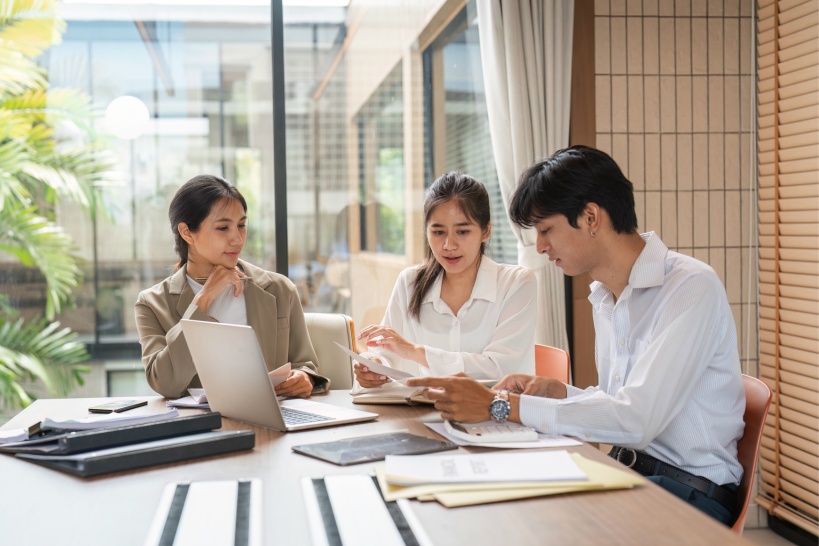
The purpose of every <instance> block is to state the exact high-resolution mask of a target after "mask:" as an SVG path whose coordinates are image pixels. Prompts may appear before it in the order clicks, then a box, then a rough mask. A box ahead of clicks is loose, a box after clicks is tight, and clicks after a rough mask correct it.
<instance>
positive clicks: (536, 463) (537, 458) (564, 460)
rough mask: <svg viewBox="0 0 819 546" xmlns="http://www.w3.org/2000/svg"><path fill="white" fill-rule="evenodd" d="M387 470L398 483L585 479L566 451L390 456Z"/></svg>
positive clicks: (387, 459)
mask: <svg viewBox="0 0 819 546" xmlns="http://www.w3.org/2000/svg"><path fill="white" fill-rule="evenodd" d="M385 473H386V477H387V481H388V482H389V483H392V484H396V485H419V484H431V483H487V482H546V481H559V480H585V479H586V473H585V472H583V471H582V470H581V469H580V467H578V466H577V463H575V462H574V460H572V458H571V456H570V455H569V453H568V452H567V451H565V450H559V451H523V452H490V453H470V454H449V455H420V456H418V455H387V457H386V460H385Z"/></svg>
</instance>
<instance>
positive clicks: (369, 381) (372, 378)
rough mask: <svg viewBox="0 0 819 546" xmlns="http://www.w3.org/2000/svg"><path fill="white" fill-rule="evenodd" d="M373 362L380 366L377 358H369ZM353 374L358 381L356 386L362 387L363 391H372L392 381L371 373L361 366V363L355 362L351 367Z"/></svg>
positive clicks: (379, 360)
mask: <svg viewBox="0 0 819 546" xmlns="http://www.w3.org/2000/svg"><path fill="white" fill-rule="evenodd" d="M370 360H372V361H373V362H377V363H378V364H382V362H381V359H380V358H377V357H373V358H370ZM353 372H355V378H356V380H358V384H359V385H361V386H362V387H364V388H365V389H373V388H376V387H380V386H381V385H384V384H385V383H389V382H390V381H392V379H390V378H389V377H387V376H386V375H381V374H380V373H375V372H371V371H370V369H369V368H368V367H367V366H365V365H364V364H362V363H361V362H356V363H355V364H354V365H353Z"/></svg>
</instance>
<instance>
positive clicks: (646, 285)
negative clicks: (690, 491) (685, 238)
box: [520, 232, 745, 485]
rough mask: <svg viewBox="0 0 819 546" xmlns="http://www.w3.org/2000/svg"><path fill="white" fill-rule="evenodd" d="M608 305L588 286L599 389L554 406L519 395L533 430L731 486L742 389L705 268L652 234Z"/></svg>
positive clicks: (715, 285) (718, 296)
mask: <svg viewBox="0 0 819 546" xmlns="http://www.w3.org/2000/svg"><path fill="white" fill-rule="evenodd" d="M642 237H643V239H645V241H646V246H645V248H644V249H643V251H642V252H641V253H640V256H639V257H638V258H637V261H636V262H635V263H634V266H633V267H632V270H631V274H630V276H629V282H628V285H627V286H626V288H625V289H624V290H623V293H622V294H621V295H620V298H619V299H618V300H617V301H615V299H614V295H613V294H612V293H611V291H610V290H609V289H608V288H606V287H605V286H604V285H603V284H601V283H599V282H594V283H592V285H591V290H592V292H591V295H590V296H589V301H591V303H592V307H593V310H594V330H595V334H596V357H597V372H598V378H599V382H600V384H599V385H598V386H596V387H589V388H588V389H586V390H580V389H577V388H575V387H571V386H567V395H568V396H567V398H566V399H563V400H555V399H547V398H539V397H533V396H522V397H521V404H520V415H521V420H522V421H523V423H524V424H526V425H528V426H531V427H534V428H536V429H538V430H540V431H542V432H549V433H556V434H565V435H569V436H577V437H579V438H582V439H584V440H587V441H593V442H604V443H608V444H616V445H620V446H624V447H632V448H635V449H642V450H644V451H645V452H646V453H648V454H650V455H652V456H654V457H656V458H658V459H660V460H662V461H665V462H667V463H669V464H672V465H674V466H676V467H678V468H682V469H683V470H686V471H688V472H690V473H692V474H695V475H697V476H702V477H705V478H708V479H710V480H711V481H713V482H715V483H717V484H720V485H722V484H726V483H738V482H739V480H740V478H741V477H742V467H741V466H740V464H739V462H738V461H737V440H738V439H739V438H740V437H741V436H742V432H743V430H744V427H745V425H744V422H743V412H744V411H745V391H744V388H743V384H742V377H741V369H740V364H739V356H738V354H737V339H736V327H735V325H734V319H733V315H732V314H731V309H730V307H729V305H728V300H727V298H726V295H725V288H724V287H723V286H722V283H721V282H720V280H719V278H718V277H717V275H716V274H715V273H714V271H713V270H712V269H711V268H710V267H709V266H708V265H706V264H704V263H702V262H700V261H698V260H695V259H694V258H691V257H689V256H685V255H682V254H678V253H676V252H672V251H669V250H668V248H667V247H666V246H665V245H664V244H663V242H662V241H661V240H660V238H659V237H657V236H656V235H655V234H654V233H653V232H651V233H646V234H643V235H642Z"/></svg>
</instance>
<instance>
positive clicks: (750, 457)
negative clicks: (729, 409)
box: [731, 374, 773, 535]
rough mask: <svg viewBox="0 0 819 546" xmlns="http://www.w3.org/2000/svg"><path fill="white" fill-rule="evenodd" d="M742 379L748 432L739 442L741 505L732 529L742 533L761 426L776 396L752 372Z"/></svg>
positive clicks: (738, 494)
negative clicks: (752, 375) (751, 374)
mask: <svg viewBox="0 0 819 546" xmlns="http://www.w3.org/2000/svg"><path fill="white" fill-rule="evenodd" d="M742 383H743V384H744V385H745V415H744V416H743V419H744V420H745V432H743V433H742V438H740V439H739V442H737V456H738V457H739V464H741V465H742V480H741V481H740V482H739V489H738V491H737V504H738V506H739V508H740V512H739V517H737V520H736V522H734V526H733V527H731V530H732V531H734V532H735V533H737V534H740V535H741V534H742V529H743V528H744V527H745V515H746V513H747V512H748V504H749V503H750V501H751V492H752V491H753V488H754V487H753V480H754V478H755V475H756V465H757V460H758V459H759V443H760V441H761V440H762V429H763V428H764V427H765V417H766V416H767V415H768V408H769V407H770V405H771V398H772V397H773V395H772V393H771V389H769V388H768V385H766V384H765V383H763V382H762V381H760V380H759V379H757V378H756V377H751V376H749V375H744V374H743V375H742Z"/></svg>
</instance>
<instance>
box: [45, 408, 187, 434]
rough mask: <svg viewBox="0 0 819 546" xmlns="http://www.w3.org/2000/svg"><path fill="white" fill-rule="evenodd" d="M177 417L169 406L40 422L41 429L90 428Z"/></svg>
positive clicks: (121, 425) (177, 413)
mask: <svg viewBox="0 0 819 546" xmlns="http://www.w3.org/2000/svg"><path fill="white" fill-rule="evenodd" d="M175 417H179V412H178V411H176V409H175V408H171V409H170V410H168V411H166V412H165V413H139V414H134V413H131V412H129V413H128V414H122V413H100V414H96V413H94V414H91V415H89V416H88V417H85V418H83V419H63V420H58V419H51V418H49V417H46V418H45V419H43V421H42V423H41V424H40V429H41V430H49V429H57V430H92V429H98V428H112V427H124V426H127V425H139V424H142V423H153V422H156V421H165V420H167V419H173V418H175Z"/></svg>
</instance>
